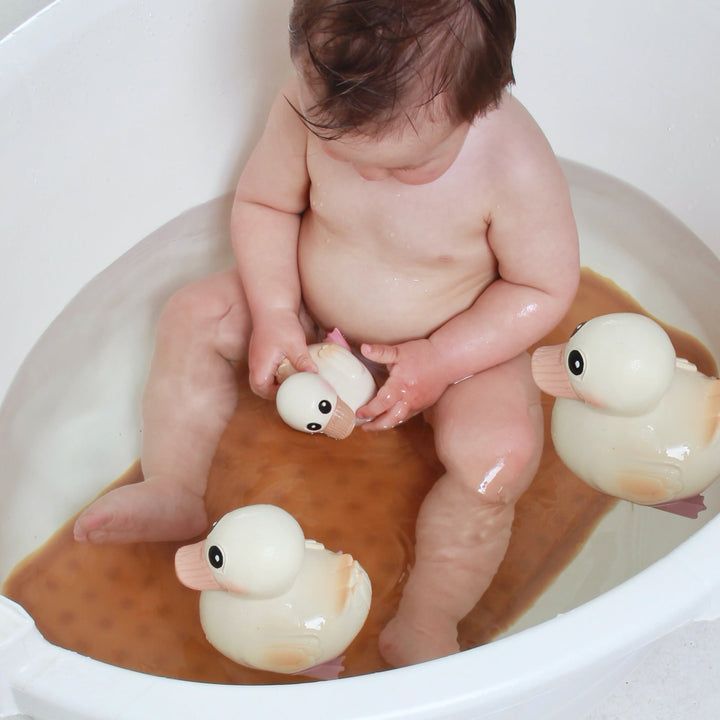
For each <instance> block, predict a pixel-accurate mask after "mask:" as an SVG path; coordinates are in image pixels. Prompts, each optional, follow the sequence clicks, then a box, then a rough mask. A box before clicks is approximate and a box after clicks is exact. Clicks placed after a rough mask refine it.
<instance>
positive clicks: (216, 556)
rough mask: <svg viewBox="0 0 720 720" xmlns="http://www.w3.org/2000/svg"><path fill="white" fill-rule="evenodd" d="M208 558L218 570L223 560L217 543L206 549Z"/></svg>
mask: <svg viewBox="0 0 720 720" xmlns="http://www.w3.org/2000/svg"><path fill="white" fill-rule="evenodd" d="M208 560H209V561H210V564H211V565H212V566H213V567H214V568H215V569H216V570H219V569H220V568H221V567H222V566H223V562H224V561H225V560H224V558H223V554H222V550H221V549H220V548H219V547H218V546H217V545H213V546H212V547H211V548H210V549H209V550H208Z"/></svg>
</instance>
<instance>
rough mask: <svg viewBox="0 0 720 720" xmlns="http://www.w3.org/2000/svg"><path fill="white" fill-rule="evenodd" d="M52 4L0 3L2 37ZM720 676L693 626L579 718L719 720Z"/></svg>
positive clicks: (709, 629)
mask: <svg viewBox="0 0 720 720" xmlns="http://www.w3.org/2000/svg"><path fill="white" fill-rule="evenodd" d="M50 4H51V3H50V2H48V1H47V0H0V38H2V37H4V36H5V35H7V34H8V33H9V32H11V31H12V30H14V29H15V28H16V27H18V26H19V25H20V24H21V23H23V22H25V21H26V20H27V19H29V18H30V17H32V16H33V15H34V14H35V13H37V12H38V11H40V10H41V9H42V8H43V7H45V6H47V5H50ZM716 561H717V558H716V557H714V556H710V557H708V562H716ZM618 622H622V618H618ZM719 674H720V621H716V622H712V623H704V622H703V623H693V624H691V625H689V626H687V627H685V628H682V629H681V630H679V631H677V632H675V633H673V634H672V635H670V636H668V637H666V638H663V639H661V640H659V641H658V642H657V643H656V644H655V645H654V646H653V647H652V648H651V650H650V652H649V654H648V656H647V658H646V659H645V660H644V662H643V663H642V664H641V665H640V666H639V667H638V668H637V669H636V670H635V671H634V672H633V673H631V674H630V676H629V677H628V678H627V679H626V680H625V682H624V683H623V684H621V685H620V686H619V687H618V688H617V689H616V690H615V691H614V692H613V693H611V695H610V696H609V697H608V698H606V699H605V700H604V701H603V702H602V703H600V705H599V706H598V707H596V708H595V709H594V710H593V711H592V712H590V713H589V714H588V715H586V716H585V718H578V720H717V718H720V681H719V680H718V675H719Z"/></svg>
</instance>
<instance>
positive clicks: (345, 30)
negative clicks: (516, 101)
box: [290, 0, 515, 138]
mask: <svg viewBox="0 0 720 720" xmlns="http://www.w3.org/2000/svg"><path fill="white" fill-rule="evenodd" d="M514 44H515V4H514V2H513V0H295V1H294V3H293V8H292V11H291V14H290V52H291V56H292V59H293V61H294V62H295V64H296V66H297V67H298V68H299V70H300V72H301V73H302V75H303V78H304V80H305V81H306V82H307V83H308V84H309V86H310V88H311V90H312V93H313V99H314V102H315V104H314V105H313V106H312V107H310V108H305V112H304V113H301V116H302V118H303V120H304V122H305V123H306V124H307V125H308V127H309V128H310V129H311V130H313V132H316V133H317V134H318V135H321V136H323V137H328V138H330V137H339V136H341V135H343V134H345V133H349V132H353V131H359V132H362V133H363V134H373V135H382V134H384V133H385V132H387V130H388V126H392V125H393V122H394V121H396V120H397V119H398V118H400V117H402V116H405V117H407V118H408V119H409V120H410V122H412V119H413V114H414V113H416V112H417V111H418V110H419V109H420V108H422V107H426V106H428V105H429V103H430V102H431V101H432V100H433V99H434V98H436V97H438V96H442V100H443V108H444V110H445V112H446V113H447V115H448V116H449V117H450V119H451V120H453V121H455V122H463V121H466V122H472V121H473V120H474V119H475V118H476V117H477V116H478V115H481V114H483V113H484V112H486V111H487V110H488V109H490V108H492V107H494V106H496V105H497V103H498V102H499V100H500V97H501V95H502V91H503V89H504V88H505V87H506V86H507V85H508V84H510V83H512V82H513V81H514V76H513V70H512V61H511V57H512V51H513V46H514Z"/></svg>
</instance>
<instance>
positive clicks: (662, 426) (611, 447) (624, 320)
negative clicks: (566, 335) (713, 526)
mask: <svg viewBox="0 0 720 720" xmlns="http://www.w3.org/2000/svg"><path fill="white" fill-rule="evenodd" d="M532 372H533V377H534V379H535V382H536V383H537V385H538V386H539V387H540V389H541V390H543V391H544V392H546V393H548V394H549V395H553V396H555V397H556V398H557V400H556V401H555V405H554V407H553V411H552V440H553V444H554V445H555V449H556V450H557V453H558V455H559V456H560V458H561V460H562V461H563V462H564V463H565V464H566V465H567V466H568V467H569V468H570V470H572V471H573V472H574V473H575V474H576V475H577V476H578V477H579V478H580V479H582V480H584V481H585V482H586V483H588V485H590V486H591V487H594V488H596V489H597V490H600V491H602V492H604V493H607V494H609V495H613V496H615V497H619V498H622V499H625V500H630V501H631V502H634V503H638V504H641V505H656V506H658V507H661V508H662V509H666V510H670V511H672V512H676V513H678V514H681V515H687V516H689V517H696V516H697V512H698V511H699V510H701V509H703V508H704V505H703V504H702V499H701V498H700V497H699V496H698V493H700V492H702V491H703V490H705V488H707V487H708V486H709V485H710V484H712V482H713V481H714V480H715V479H716V478H717V477H718V476H720V439H719V433H718V426H719V421H720V380H717V379H714V378H709V377H707V376H706V375H703V374H702V373H700V372H698V370H697V368H696V367H695V365H693V364H692V363H690V362H688V361H686V360H681V359H678V358H676V357H675V350H674V349H673V346H672V343H671V342H670V338H669V337H668V335H667V333H666V332H665V331H664V330H663V329H662V328H661V327H660V325H658V324H657V323H656V322H654V321H653V320H651V319H650V318H647V317H645V316H643V315H638V314H635V313H615V314H611V315H603V316H600V317H597V318H594V319H592V320H589V321H588V322H586V323H583V324H581V325H579V326H578V328H577V329H576V330H575V332H574V334H573V335H572V337H571V338H570V340H569V341H568V342H567V343H566V344H564V345H555V346H550V347H541V348H538V349H537V350H536V351H535V353H533V357H532ZM688 498H689V499H690V500H689V501H688V503H683V502H679V501H682V500H684V499H688ZM693 507H694V508H695V509H694V510H693Z"/></svg>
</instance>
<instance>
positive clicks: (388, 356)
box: [360, 343, 398, 365]
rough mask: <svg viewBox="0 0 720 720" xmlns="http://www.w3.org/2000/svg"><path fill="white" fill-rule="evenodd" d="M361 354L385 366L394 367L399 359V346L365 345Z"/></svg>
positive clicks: (361, 347) (361, 348)
mask: <svg viewBox="0 0 720 720" xmlns="http://www.w3.org/2000/svg"><path fill="white" fill-rule="evenodd" d="M360 352H361V353H362V354H363V355H364V356H365V357H366V358H367V359H368V360H372V361H373V362H376V363H381V364H383V365H394V364H395V363H396V362H397V359H398V349H397V345H370V344H369V343H363V344H362V345H361V346H360Z"/></svg>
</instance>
